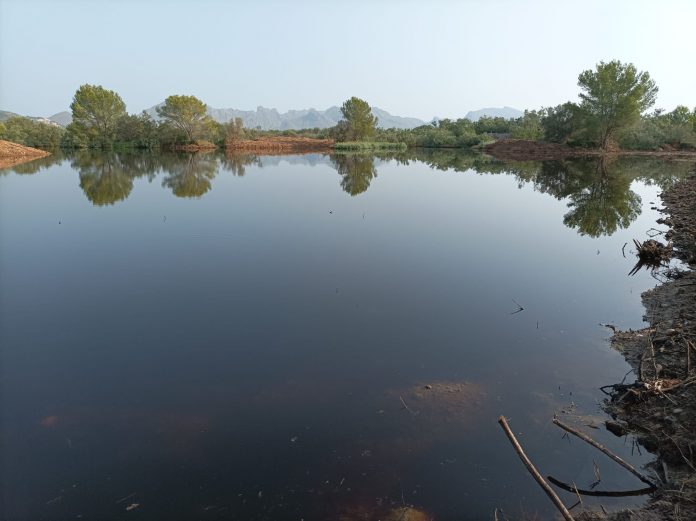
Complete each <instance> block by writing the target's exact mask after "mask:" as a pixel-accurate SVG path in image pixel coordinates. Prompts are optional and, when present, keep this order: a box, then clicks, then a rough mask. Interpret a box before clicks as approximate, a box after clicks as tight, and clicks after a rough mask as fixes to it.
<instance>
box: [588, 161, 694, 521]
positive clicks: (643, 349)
mask: <svg viewBox="0 0 696 521" xmlns="http://www.w3.org/2000/svg"><path fill="white" fill-rule="evenodd" d="M660 197H661V199H662V200H663V202H664V204H665V208H664V209H663V210H661V212H662V213H664V214H665V215H667V217H666V218H663V219H659V220H658V222H662V223H664V224H667V225H669V226H670V230H669V231H668V232H667V233H666V234H665V238H666V239H667V240H669V241H670V243H671V245H672V246H673V249H672V258H674V259H678V260H680V261H682V262H683V265H682V266H681V267H680V268H678V269H667V268H663V269H662V270H661V274H662V275H663V276H665V277H667V280H665V281H664V282H662V283H661V284H659V285H658V286H656V287H655V288H653V289H650V290H648V291H645V292H644V293H643V294H642V295H641V299H642V302H643V305H644V306H645V310H646V314H645V316H644V319H645V320H646V321H647V322H648V324H649V325H648V327H646V328H643V329H640V330H637V331H634V330H628V331H620V330H617V331H615V332H614V335H613V336H612V339H611V346H612V348H613V349H616V350H617V351H619V352H620V353H621V354H622V355H623V356H624V358H625V359H626V361H627V362H628V363H629V365H630V366H631V367H632V369H633V372H634V373H635V375H636V376H635V378H636V381H635V382H634V383H632V384H627V385H625V384H623V383H621V384H615V385H612V386H610V387H611V392H610V393H609V394H610V397H609V398H608V399H607V401H606V402H605V404H604V409H605V411H606V412H607V413H609V414H610V416H611V417H612V419H613V421H608V422H607V423H606V426H607V430H610V431H611V432H613V433H614V434H615V435H617V436H620V437H623V436H625V435H627V434H633V435H634V436H635V437H636V439H637V441H638V442H639V443H640V444H641V445H642V446H643V447H645V448H646V449H647V450H648V451H649V452H651V453H652V454H654V455H655V456H656V459H655V461H654V462H653V463H651V464H650V465H649V469H650V470H651V471H652V473H653V474H654V476H655V477H656V478H657V480H658V487H657V489H656V491H655V492H654V493H653V494H652V497H651V498H650V500H648V502H647V503H646V505H645V506H643V507H642V508H640V509H632V510H624V511H619V512H613V513H610V514H605V513H602V512H584V513H583V514H581V515H580V516H579V517H578V519H579V520H584V521H592V520H597V521H602V520H605V521H633V520H635V521H666V520H672V519H696V437H695V436H694V433H696V270H695V269H694V268H696V173H695V174H694V175H693V176H691V177H689V178H687V179H685V180H683V181H681V182H679V183H677V184H676V185H675V186H674V187H672V188H671V189H670V190H668V191H666V192H664V193H663V194H662V195H661V196H660Z"/></svg>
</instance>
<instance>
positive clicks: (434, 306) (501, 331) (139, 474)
mask: <svg viewBox="0 0 696 521" xmlns="http://www.w3.org/2000/svg"><path fill="white" fill-rule="evenodd" d="M692 168H693V165H692V164H690V163H677V162H662V161H657V160H646V159H628V158H622V159H618V160H614V161H609V162H597V161H595V160H593V161H588V160H585V161H573V162H565V163H558V162H547V163H541V162H525V163H504V162H499V161H494V160H492V159H490V158H486V157H485V156H472V155H467V154H462V153H458V152H453V151H439V152H430V153H426V152H407V153H404V154H400V155H397V156H384V157H374V156H365V155H336V156H328V155H320V154H315V155H304V156H261V157H257V156H229V157H227V156H225V155H222V154H214V153H213V154H197V155H185V154H184V155H177V154H150V153H130V154H117V153H89V152H85V153H81V154H77V155H74V156H54V157H50V158H46V159H44V160H38V161H35V162H32V163H28V164H24V165H21V166H17V167H15V168H14V169H7V170H3V171H0V345H1V348H0V349H1V352H0V357H1V358H0V393H1V394H0V429H1V430H0V435H1V440H0V458H1V461H0V474H1V487H2V496H1V499H2V504H1V505H0V513H1V514H2V519H7V520H37V519H46V520H68V519H98V520H109V519H133V520H136V519H143V520H144V519H148V520H152V519H163V520H164V519H166V520H179V519H181V520H194V519H196V520H198V519H201V520H206V519H244V520H251V519H273V520H276V519H277V520H298V521H299V520H300V519H305V520H313V519H327V520H328V519H343V520H352V519H378V518H381V519H385V518H387V517H388V516H389V512H390V510H391V509H393V508H395V507H400V506H403V505H413V506H414V507H416V508H418V509H420V510H423V511H425V512H427V513H428V514H429V515H431V516H433V517H434V518H435V519H437V520H478V519H492V517H493V511H494V509H495V508H502V509H503V510H504V511H505V512H506V513H507V514H508V515H509V517H510V518H511V519H518V518H521V517H523V516H527V518H528V519H529V518H531V516H533V515H535V514H538V516H540V518H548V517H549V516H550V515H552V512H553V510H552V507H550V503H549V502H548V499H547V498H546V497H545V496H544V495H543V493H542V492H541V490H540V489H539V488H538V486H537V485H536V484H535V483H534V482H533V481H532V480H531V478H530V477H529V476H528V474H527V473H526V471H525V469H524V467H523V466H522V465H521V463H520V462H519V460H518V459H517V457H516V455H515V454H514V452H513V450H512V447H511V446H510V445H509V443H508V441H507V439H506V438H505V436H504V435H503V433H502V431H501V430H500V428H499V426H498V424H497V422H496V420H497V417H498V416H499V415H500V414H504V415H505V416H507V417H508V418H509V421H510V423H511V425H512V427H513V430H514V431H515V432H516V433H518V434H519V437H520V441H521V443H522V444H523V445H524V447H525V449H526V450H527V452H528V454H529V455H530V457H531V458H532V459H533V460H534V461H535V463H536V464H537V465H538V466H539V467H540V469H541V471H542V473H543V474H545V475H546V474H551V475H553V476H554V477H556V478H558V479H561V480H563V481H566V482H575V483H576V484H577V485H578V487H580V488H588V487H589V486H590V484H591V483H592V482H594V481H595V480H596V476H595V471H594V464H593V461H594V462H596V464H597V465H598V466H599V468H600V469H601V479H602V482H601V484H600V485H599V486H598V488H602V489H610V490H617V489H618V490H620V489H632V488H642V484H641V483H640V482H638V481H637V480H635V479H634V478H633V476H631V475H630V474H628V473H627V472H625V471H624V470H623V469H621V468H620V467H617V466H616V465H614V464H613V463H612V462H610V461H608V460H607V459H606V458H604V457H603V456H602V455H601V454H599V453H597V452H596V451H594V450H593V449H591V448H590V447H589V446H586V445H584V444H581V442H580V441H578V440H568V439H567V438H563V437H562V431H560V430H559V429H557V428H556V427H555V426H553V425H552V424H551V423H550V420H551V418H552V416H553V414H554V413H557V414H560V415H563V416H564V417H565V418H566V420H567V421H568V422H569V423H574V424H575V425H580V426H582V428H583V429H584V430H585V431H586V432H589V433H590V434H591V435H592V436H594V437H595V438H596V439H598V440H599V441H601V442H603V443H605V444H607V445H608V446H609V447H610V448H612V449H614V450H615V451H616V452H618V453H619V454H620V455H622V456H624V457H625V458H626V459H628V460H629V461H630V462H632V463H633V464H635V465H636V466H641V465H644V464H646V463H648V462H649V461H650V460H651V458H650V456H649V455H647V454H645V453H642V454H639V452H638V450H637V449H636V448H635V447H634V446H633V443H632V440H631V439H630V438H629V439H620V438H615V437H614V436H613V435H612V434H610V433H608V432H607V431H606V430H605V429H604V427H603V425H602V424H601V422H602V420H603V419H604V416H603V415H602V413H601V411H600V408H599V406H598V403H599V402H601V400H602V398H603V395H602V393H601V392H600V391H599V390H598V387H599V386H601V385H606V384H610V383H616V382H619V381H621V379H622V378H623V377H624V375H625V374H626V372H627V371H628V366H627V364H626V363H625V362H624V361H623V359H622V358H621V357H620V356H619V355H618V354H616V353H614V352H612V351H611V349H610V348H609V347H608V343H607V338H608V336H609V333H610V331H609V330H608V329H606V328H604V327H602V326H600V325H599V324H600V323H611V324H615V325H617V326H618V327H622V328H629V327H632V328H637V327H641V326H642V322H641V317H642V314H643V308H642V305H641V302H640V293H641V292H642V291H644V290H645V289H647V288H649V287H652V286H654V285H655V284H656V281H655V280H654V279H653V278H652V277H651V275H650V273H649V272H646V271H642V272H639V273H638V274H637V275H635V276H633V277H629V276H627V273H628V272H629V271H630V270H631V268H632V266H633V264H634V260H635V258H634V255H633V253H632V252H631V246H630V244H631V240H632V239H633V238H638V239H641V240H642V239H644V238H646V232H647V231H648V230H649V229H651V228H653V227H654V226H655V219H656V218H657V217H658V214H657V212H656V210H655V209H654V207H655V206H656V204H655V203H658V205H659V199H658V194H659V192H660V190H661V189H662V188H664V187H666V186H669V185H670V184H671V183H673V182H674V181H675V180H676V179H679V178H680V177H683V176H685V175H687V173H688V172H689V170H690V169H692ZM627 242H628V243H629V245H628V246H626V247H625V249H624V253H625V254H626V256H625V257H624V255H623V254H622V247H623V246H624V244H625V243H627ZM518 303H519V305H518ZM520 307H522V308H523V310H519V308H520ZM516 311H517V312H516ZM631 378H632V377H631V376H630V375H629V376H628V379H629V380H630V379H631ZM426 386H428V387H430V388H426ZM587 425H594V426H596V427H599V428H598V429H593V428H590V427H587ZM561 496H562V497H563V499H564V500H565V501H566V502H567V503H568V504H572V503H574V501H575V499H574V496H573V495H572V494H567V493H565V492H561ZM586 501H587V502H590V501H591V500H590V499H587V500H586ZM641 501H644V498H623V499H618V500H617V499H606V498H603V499H602V501H601V502H602V504H603V505H604V506H605V507H616V506H621V505H630V504H637V503H640V502H641ZM595 504H597V502H595Z"/></svg>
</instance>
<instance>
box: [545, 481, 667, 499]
mask: <svg viewBox="0 0 696 521" xmlns="http://www.w3.org/2000/svg"><path fill="white" fill-rule="evenodd" d="M547 479H548V480H549V481H550V482H551V483H553V484H554V485H556V486H557V487H558V488H562V489H563V490H567V491H568V492H574V493H576V494H582V495H583V496H595V497H628V496H644V495H645V494H650V493H651V492H654V491H655V487H646V488H639V489H636V490H583V489H581V488H577V487H576V486H575V484H573V485H568V484H567V483H563V482H562V481H560V480H558V479H556V478H554V477H553V476H547Z"/></svg>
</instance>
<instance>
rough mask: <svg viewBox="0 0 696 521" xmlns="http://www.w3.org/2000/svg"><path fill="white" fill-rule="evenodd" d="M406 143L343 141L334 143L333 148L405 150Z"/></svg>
mask: <svg viewBox="0 0 696 521" xmlns="http://www.w3.org/2000/svg"><path fill="white" fill-rule="evenodd" d="M406 148H407V147H406V143H401V142H399V143H389V142H384V141H343V142H341V143H336V144H335V145H334V150H356V151H370V150H406Z"/></svg>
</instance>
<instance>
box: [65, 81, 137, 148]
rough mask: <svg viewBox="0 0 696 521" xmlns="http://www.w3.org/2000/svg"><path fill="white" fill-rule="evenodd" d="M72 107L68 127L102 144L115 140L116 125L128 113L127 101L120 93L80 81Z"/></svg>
mask: <svg viewBox="0 0 696 521" xmlns="http://www.w3.org/2000/svg"><path fill="white" fill-rule="evenodd" d="M70 109H71V110H72V124H71V125H69V127H70V128H69V130H70V131H72V132H75V133H76V134H78V135H80V136H84V138H85V139H86V140H87V141H88V142H89V144H99V145H101V146H104V145H110V144H111V143H112V142H113V140H114V135H115V132H116V126H117V125H118V122H119V120H120V119H121V118H122V117H124V116H125V115H126V104H125V103H123V100H122V99H121V97H120V96H119V95H118V94H116V93H115V92H114V91H112V90H107V89H105V88H104V87H102V86H100V85H88V84H85V85H81V86H80V88H79V89H77V91H75V96H74V97H73V102H72V103H71V104H70Z"/></svg>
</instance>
